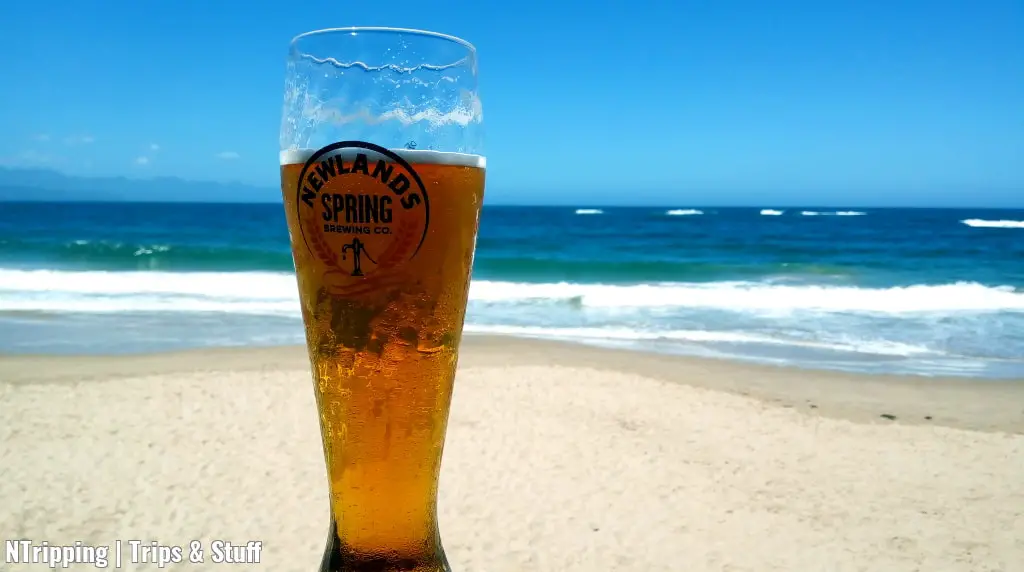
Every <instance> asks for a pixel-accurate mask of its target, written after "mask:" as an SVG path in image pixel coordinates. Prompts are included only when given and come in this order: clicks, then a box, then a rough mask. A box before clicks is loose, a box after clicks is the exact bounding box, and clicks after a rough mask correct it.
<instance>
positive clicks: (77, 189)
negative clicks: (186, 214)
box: [0, 167, 281, 203]
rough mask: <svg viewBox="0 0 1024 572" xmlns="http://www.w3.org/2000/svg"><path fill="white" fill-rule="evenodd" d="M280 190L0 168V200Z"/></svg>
mask: <svg viewBox="0 0 1024 572" xmlns="http://www.w3.org/2000/svg"><path fill="white" fill-rule="evenodd" d="M280 200H281V191H280V190H279V189H276V188H270V187H255V186H252V185H245V184H242V183H215V182H210V181H187V180H185V179H179V178H177V177H157V178H153V179H128V178H125V177H75V176H70V175H65V174H63V173H59V172H57V171H54V170H51V169H11V168H5V167H0V201H145V202H230V203H264V202H280Z"/></svg>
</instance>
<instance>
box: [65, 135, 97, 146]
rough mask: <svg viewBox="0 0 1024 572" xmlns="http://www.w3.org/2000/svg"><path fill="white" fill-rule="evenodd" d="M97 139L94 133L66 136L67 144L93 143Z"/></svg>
mask: <svg viewBox="0 0 1024 572" xmlns="http://www.w3.org/2000/svg"><path fill="white" fill-rule="evenodd" d="M95 141H96V138H95V137H93V136H92V135H68V136H67V137H65V138H64V143H65V144H66V145H91V144H92V143H94V142H95Z"/></svg>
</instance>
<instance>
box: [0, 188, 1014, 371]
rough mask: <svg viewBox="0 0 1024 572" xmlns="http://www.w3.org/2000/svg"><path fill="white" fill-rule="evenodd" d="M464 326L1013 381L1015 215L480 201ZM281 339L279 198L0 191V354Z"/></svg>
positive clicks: (286, 336) (283, 263)
mask: <svg viewBox="0 0 1024 572" xmlns="http://www.w3.org/2000/svg"><path fill="white" fill-rule="evenodd" d="M465 330H466V332H467V333H481V334H500V335H510V336H521V337H530V338H543V339H558V340H571V341H574V342H580V343H585V344H593V345H599V346H603V347H621V348H633V349H639V350H644V351H651V352H663V353H672V354H682V355H693V356H706V357H714V358H724V359H733V360H746V361H753V362H761V363H771V364H783V365H792V366H797V367H805V368H817V369H830V370H844V371H860V372H872V373H903V374H913V375H922V376H936V375H941V376H964V377H975V378H1001V379H1015V378H1016V379H1024V210H1017V211H1014V210H981V209H970V210H953V209H935V210H932V209H855V208H851V209H824V208H814V207H805V208H785V209H783V208H774V207H771V206H770V205H766V206H765V207H764V208H710V207H696V206H686V205H682V206H665V207H629V208H625V207H614V208H613V207H599V206H592V205H579V206H575V207H572V206H570V207H512V206H485V207H484V211H483V214H482V216H481V221H480V233H479V240H478V244H477V253H476V258H475V262H474V269H473V281H472V284H471V287H470V300H469V306H468V309H467V316H466V326H465ZM301 343H304V338H303V329H302V323H301V317H300V313H299V302H298V297H297V289H296V284H295V278H294V267H293V264H292V258H291V254H290V251H289V245H288V233H287V229H286V227H285V219H284V212H283V209H282V207H281V205H280V204H156V203H151V204H146V203H110V204H103V203H60V204H57V203H53V204H49V203H0V352H3V353H37V354H38V353H46V354H123V353H134V352H153V351H163V350H171V349H183V348H196V347H215V346H265V345H279V344H301Z"/></svg>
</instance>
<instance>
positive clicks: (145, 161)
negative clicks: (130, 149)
mask: <svg viewBox="0 0 1024 572" xmlns="http://www.w3.org/2000/svg"><path fill="white" fill-rule="evenodd" d="M135 164H136V165H148V164H149V157H145V156H143V157H136V158H135Z"/></svg>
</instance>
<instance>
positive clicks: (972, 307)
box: [0, 269, 1024, 315]
mask: <svg viewBox="0 0 1024 572" xmlns="http://www.w3.org/2000/svg"><path fill="white" fill-rule="evenodd" d="M469 299H470V301H471V302H477V303H483V304H494V303H502V304H536V303H561V304H571V305H574V306H578V307H581V308H587V307H591V308H658V307H663V308H694V309H713V310H725V311H731V312H756V313H761V312H792V311H817V312H863V313H884V314H906V313H921V312H932V313H948V312H1024V292H1021V291H1018V290H1016V289H1014V288H1013V287H1010V286H985V285H982V284H979V283H975V282H958V283H952V284H939V285H924V284H919V285H912V286H905V287H891V288H863V287H856V286H820V285H786V284H771V283H764V282H739V281H732V282H708V283H685V282H669V283H654V284H635V285H612V284H581V283H569V282H557V283H555V282H549V283H527V282H506V281H493V280H474V281H473V282H472V284H471V285H470V292H469ZM4 310H6V311H11V310H17V311H33V310H34V311H55V312H126V311H140V312H141V311H159V312H207V311H231V312H243V313H255V314H277V315H293V314H294V315H298V311H299V305H298V294H297V288H296V283H295V276H294V274H293V273H285V272H95V271H90V272H73V271H58V270H2V269H0V311H4Z"/></svg>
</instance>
